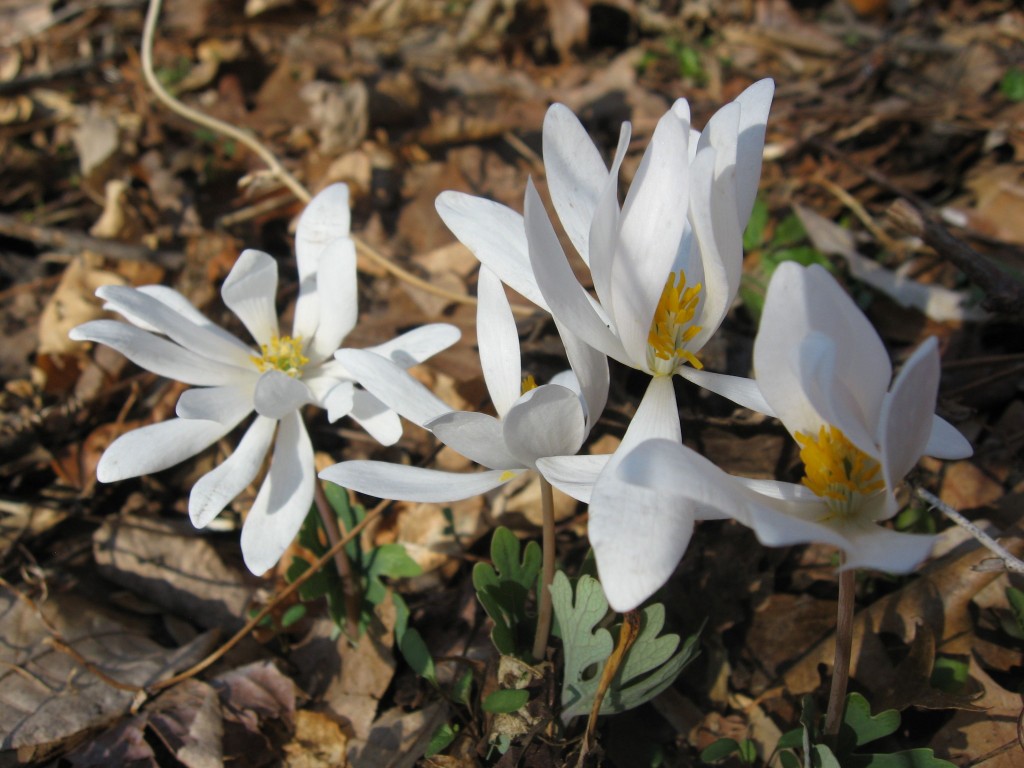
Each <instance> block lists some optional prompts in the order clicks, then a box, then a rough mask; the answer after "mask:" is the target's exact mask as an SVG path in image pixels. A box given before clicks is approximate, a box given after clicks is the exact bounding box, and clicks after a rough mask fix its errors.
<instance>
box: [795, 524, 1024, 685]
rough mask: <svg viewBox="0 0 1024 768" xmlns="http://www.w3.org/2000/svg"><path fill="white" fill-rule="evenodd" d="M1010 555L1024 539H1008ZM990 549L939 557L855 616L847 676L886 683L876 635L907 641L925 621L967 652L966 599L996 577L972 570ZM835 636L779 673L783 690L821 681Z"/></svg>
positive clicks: (1023, 548) (945, 647) (946, 647)
mask: <svg viewBox="0 0 1024 768" xmlns="http://www.w3.org/2000/svg"><path fill="white" fill-rule="evenodd" d="M1006 545H1007V549H1009V550H1010V552H1011V553H1012V554H1016V555H1019V554H1020V552H1024V538H1020V537H1019V536H1016V537H1012V538H1008V539H1007V542H1006ZM989 556H990V553H989V551H988V550H987V549H984V548H983V547H981V546H974V547H972V548H971V549H970V550H969V551H967V552H966V553H965V554H961V555H959V556H949V557H946V558H943V559H941V560H939V561H937V562H935V563H933V564H931V565H930V566H928V567H927V568H926V569H925V570H924V572H923V573H922V574H921V575H920V576H919V577H918V578H917V579H915V580H914V581H912V582H910V583H909V584H908V585H907V586H905V587H904V588H903V589H901V590H899V591H898V592H894V593H892V594H890V595H887V596H886V597H883V598H882V599H881V600H878V601H876V602H874V603H872V604H871V605H870V606H868V607H867V608H866V609H864V610H862V611H860V612H858V613H857V615H856V616H855V617H854V632H853V654H852V658H853V660H854V661H853V664H852V669H851V675H852V676H853V677H854V678H856V679H857V680H858V681H859V682H861V683H862V684H863V685H865V686H867V687H868V688H871V689H880V688H884V687H885V686H887V685H888V683H889V680H888V676H887V674H886V671H885V670H886V668H891V664H889V663H887V662H884V661H883V660H884V659H885V656H884V651H883V649H881V648H880V646H879V644H878V642H877V635H878V634H879V633H882V632H888V633H892V634H894V635H896V636H897V637H899V638H900V639H901V640H903V642H905V643H908V644H909V643H910V642H911V641H912V640H913V638H914V636H915V634H916V632H917V628H918V626H920V625H922V624H924V625H927V626H928V628H929V629H930V630H931V631H932V633H933V634H934V635H935V637H936V642H937V647H938V648H939V651H940V652H941V653H943V654H949V655H954V656H958V655H959V656H966V655H968V654H969V653H970V652H971V639H972V637H973V635H974V623H973V619H972V618H971V613H970V603H971V600H972V599H973V597H974V595H976V594H977V593H978V592H980V591H981V590H982V589H984V588H985V587H986V586H987V585H988V584H989V583H990V582H991V581H993V580H994V579H995V578H997V577H998V576H999V574H998V573H992V572H980V571H976V570H974V566H976V565H977V564H978V563H980V562H981V561H983V560H985V559H987V558H988V557H989ZM834 653H835V635H834V634H833V635H830V636H829V637H827V638H826V639H824V640H823V641H822V642H820V643H818V644H817V645H816V646H814V648H812V649H811V650H810V651H808V653H807V654H806V655H805V656H804V657H803V658H802V659H800V661H798V662H797V663H796V664H794V665H793V666H792V667H791V668H790V669H789V670H787V671H786V673H785V674H784V675H783V681H784V683H785V685H786V688H787V690H788V691H789V692H790V693H792V694H795V695H800V694H803V693H810V692H811V691H813V690H815V689H816V688H817V687H818V684H819V682H820V679H819V675H818V665H819V664H825V665H826V666H828V665H831V664H832V660H833V656H834Z"/></svg>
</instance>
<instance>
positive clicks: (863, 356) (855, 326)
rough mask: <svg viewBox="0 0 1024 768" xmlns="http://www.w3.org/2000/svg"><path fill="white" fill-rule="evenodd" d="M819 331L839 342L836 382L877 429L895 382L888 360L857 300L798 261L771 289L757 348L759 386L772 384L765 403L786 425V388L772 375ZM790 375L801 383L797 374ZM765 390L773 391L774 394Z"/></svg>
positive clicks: (785, 266)
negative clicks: (782, 405)
mask: <svg viewBox="0 0 1024 768" xmlns="http://www.w3.org/2000/svg"><path fill="white" fill-rule="evenodd" d="M815 331H817V332H820V333H822V334H824V335H825V336H827V337H828V338H829V339H831V340H832V341H833V342H834V344H835V348H836V368H835V376H836V380H837V381H842V382H844V383H845V385H846V388H847V389H848V391H849V392H850V393H851V394H852V396H853V397H854V398H855V399H856V400H857V402H858V408H859V411H860V413H861V414H862V415H863V421H864V423H865V424H871V425H875V424H877V423H878V417H879V414H880V413H881V409H882V400H883V399H884V397H885V393H886V391H887V390H888V389H889V382H890V381H891V379H892V366H891V365H890V363H889V355H888V353H887V352H886V350H885V345H884V344H883V343H882V340H881V339H880V338H879V336H878V334H877V333H876V332H875V329H874V328H873V327H872V325H871V323H870V322H869V321H868V319H867V318H866V317H865V316H864V314H863V313H862V312H861V311H860V309H858V308H857V305H856V304H854V302H853V299H851V298H850V297H849V296H848V295H847V293H846V291H844V290H843V289H842V287H841V286H840V285H839V283H837V282H836V281H835V279H834V278H833V277H832V276H831V275H830V274H829V273H828V272H827V271H825V269H824V268H823V267H821V266H819V265H817V264H815V265H812V266H810V267H802V266H800V265H799V264H796V263H795V262H789V261H787V262H783V263H782V264H780V265H779V267H778V268H777V269H776V270H775V273H774V274H773V275H772V279H771V282H770V283H769V284H768V292H767V295H766V296H765V304H764V311H763V313H762V315H761V328H760V330H759V331H758V335H757V340H756V341H755V343H754V367H755V369H756V371H757V377H758V380H759V381H761V379H762V377H764V380H765V382H767V383H762V384H761V391H762V392H763V393H764V396H765V398H766V399H767V400H768V402H769V403H771V405H772V407H773V408H774V409H775V411H776V412H777V413H778V414H779V417H780V418H781V419H782V420H783V421H785V420H786V417H785V416H784V415H783V412H782V409H781V408H780V407H779V406H778V405H777V404H776V402H775V397H776V396H777V395H779V394H781V393H780V392H778V391H777V390H778V389H779V388H781V387H776V386H775V385H774V384H771V382H773V381H774V380H775V378H776V377H775V374H774V373H772V370H773V368H777V366H778V365H780V364H781V365H792V364H793V363H794V362H795V358H794V356H793V350H795V349H797V348H798V347H799V345H800V344H801V343H802V339H803V338H804V337H806V336H808V335H809V334H810V333H812V332H815ZM762 337H764V340H763V341H762ZM759 346H760V351H759ZM788 375H789V376H796V377H797V378H799V374H798V373H797V372H794V371H791V372H790V374H788ZM766 386H771V387H772V389H773V391H772V392H769V391H768V389H766ZM786 386H788V385H786ZM798 386H799V383H798ZM783 399H785V396H784V395H783ZM851 439H852V437H851Z"/></svg>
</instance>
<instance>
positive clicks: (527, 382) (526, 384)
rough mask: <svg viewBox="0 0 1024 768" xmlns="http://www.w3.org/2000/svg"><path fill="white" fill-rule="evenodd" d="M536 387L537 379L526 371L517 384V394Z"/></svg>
mask: <svg viewBox="0 0 1024 768" xmlns="http://www.w3.org/2000/svg"><path fill="white" fill-rule="evenodd" d="M536 388H537V380H536V379H535V378H533V375H532V374H529V373H528V374H526V375H525V376H523V380H522V382H521V383H520V384H519V394H520V396H522V395H525V394H526V393H527V392H529V391H530V390H531V389H536Z"/></svg>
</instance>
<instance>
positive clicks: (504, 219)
mask: <svg viewBox="0 0 1024 768" xmlns="http://www.w3.org/2000/svg"><path fill="white" fill-rule="evenodd" d="M434 207H435V208H437V213H438V215H440V217H441V219H442V221H444V223H445V224H446V225H447V226H448V229H450V230H451V231H452V233H453V234H454V235H455V236H456V237H457V238H459V241H460V242H461V243H462V244H463V245H464V246H466V247H467V248H469V250H471V251H472V252H473V255H474V256H476V257H477V259H479V260H480V263H481V264H486V265H487V266H488V267H490V268H491V269H493V270H494V271H495V273H497V275H498V277H500V278H501V282H503V283H505V285H507V286H508V287H509V288H512V289H513V290H515V291H517V292H519V293H521V294H522V295H523V296H525V297H526V298H527V299H529V300H530V301H532V302H533V303H534V304H536V305H537V306H538V307H540V308H541V309H543V310H545V311H550V309H549V307H548V305H547V302H546V301H545V300H544V295H543V294H542V293H541V290H540V288H539V287H538V285H537V280H536V278H535V277H534V276H533V268H532V267H531V266H530V256H529V254H528V251H527V246H526V231H525V229H524V227H523V217H522V216H520V215H519V214H518V213H516V212H515V211H513V210H512V209H511V208H508V207H507V206H504V205H501V204H500V203H496V202H494V201H493V200H486V199H484V198H482V197H473V196H472V195H467V194H465V193H463V192H442V193H441V194H440V195H438V196H437V200H436V201H435V202H434Z"/></svg>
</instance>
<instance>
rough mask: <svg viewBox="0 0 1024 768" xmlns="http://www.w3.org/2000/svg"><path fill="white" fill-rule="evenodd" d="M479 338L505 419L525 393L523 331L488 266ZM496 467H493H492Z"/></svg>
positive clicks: (483, 272)
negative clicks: (520, 333)
mask: <svg viewBox="0 0 1024 768" xmlns="http://www.w3.org/2000/svg"><path fill="white" fill-rule="evenodd" d="M477 298H478V300H479V303H478V304H477V311H476V336H477V346H479V348H480V367H481V369H482V370H483V373H484V382H485V383H486V384H487V391H488V392H489V393H490V395H491V402H492V403H494V408H495V410H496V411H497V412H498V416H499V418H500V417H504V415H505V414H506V413H508V409H509V408H511V407H512V404H513V403H514V402H515V401H516V400H518V399H519V394H520V392H521V390H522V378H521V377H522V362H521V360H520V358H519V331H518V329H517V328H516V319H515V317H514V316H513V315H512V309H511V307H509V305H508V299H507V298H506V296H505V289H504V288H503V287H502V285H501V281H500V280H499V279H498V277H497V275H495V274H494V272H492V271H491V270H490V269H488V268H487V267H486V266H484V267H481V269H480V277H479V281H478V282H477ZM492 466H493V465H492Z"/></svg>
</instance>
